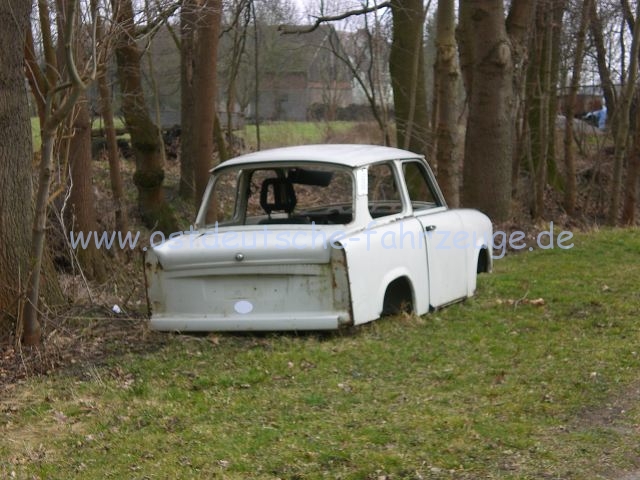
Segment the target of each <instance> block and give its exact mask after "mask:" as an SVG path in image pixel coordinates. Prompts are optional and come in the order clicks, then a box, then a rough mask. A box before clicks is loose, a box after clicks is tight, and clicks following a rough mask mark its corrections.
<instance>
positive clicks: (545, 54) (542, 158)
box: [527, 0, 555, 219]
mask: <svg viewBox="0 0 640 480" xmlns="http://www.w3.org/2000/svg"><path fill="white" fill-rule="evenodd" d="M537 5H538V6H537V9H536V14H535V17H536V28H535V30H534V33H533V35H532V38H531V44H530V48H529V51H530V61H529V66H528V75H527V77H528V80H527V106H528V108H527V123H528V125H529V148H530V153H529V154H530V157H531V163H532V166H533V171H532V172H531V179H532V185H531V186H532V196H531V197H532V198H531V212H532V214H533V217H534V218H535V219H541V218H543V217H544V193H545V189H546V186H547V166H548V163H549V158H548V157H549V144H550V136H551V133H552V132H550V129H549V108H550V102H551V94H552V92H551V87H552V86H551V67H552V52H553V45H552V39H553V0H547V1H543V2H538V4H537ZM553 94H555V91H554V92H553Z"/></svg>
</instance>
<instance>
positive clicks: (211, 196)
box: [145, 145, 492, 331]
mask: <svg viewBox="0 0 640 480" xmlns="http://www.w3.org/2000/svg"><path fill="white" fill-rule="evenodd" d="M172 237H173V238H171V239H169V240H168V241H166V242H165V243H163V244H161V245H158V246H154V247H153V248H151V249H150V250H149V251H148V252H147V255H146V259H145V275H146V276H147V287H148V298H149V303H150V308H151V312H152V315H151V326H152V328H154V329H157V330H166V331H224V330H237V331H246V330H260V331H268V330H323V329H336V328H339V327H341V326H347V325H357V324H361V323H365V322H369V321H372V320H375V319H377V318H379V317H380V316H381V314H383V313H386V312H389V313H392V312H396V311H398V310H400V309H402V308H405V307H407V308H410V309H411V310H412V311H414V312H415V313H416V314H418V315H421V314H424V313H426V312H428V311H429V310H430V309H433V308H438V307H441V306H444V305H446V304H449V303H452V302H455V301H458V300H461V299H464V298H466V297H468V296H470V295H472V294H473V292H474V290H475V287H476V276H477V273H479V272H483V271H490V270H491V265H492V256H491V244H492V226H491V222H490V220H489V219H488V218H487V217H486V216H485V215H483V214H482V213H480V212H478V211H475V210H465V209H451V210H450V209H448V208H447V206H446V204H445V202H444V199H443V196H442V193H441V192H440V189H439V188H438V186H437V184H436V182H435V179H434V176H433V174H432V173H431V170H430V169H429V167H428V165H427V163H426V161H425V160H424V158H423V157H421V156H420V155H417V154H414V153H411V152H407V151H404V150H399V149H395V148H389V147H379V146H368V145H310V146H300V147H287V148H279V149H274V150H268V151H262V152H256V153H250V154H247V155H243V156H240V157H237V158H235V159H232V160H229V161H227V162H224V163H222V164H221V165H219V166H218V167H216V168H215V169H213V170H212V178H211V180H210V182H209V185H208V187H207V189H206V192H205V194H204V198H203V202H202V206H201V208H200V211H199V213H198V216H197V219H196V225H195V230H193V231H190V232H184V234H183V232H180V233H179V234H174V235H172Z"/></svg>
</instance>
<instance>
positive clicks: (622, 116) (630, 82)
mask: <svg viewBox="0 0 640 480" xmlns="http://www.w3.org/2000/svg"><path fill="white" fill-rule="evenodd" d="M639 51H640V2H638V3H637V5H636V21H635V23H634V28H633V40H632V42H631V52H630V54H629V55H630V59H631V61H630V64H629V73H628V75H627V78H626V82H625V84H624V86H623V90H622V94H621V95H620V99H619V101H618V104H617V106H616V114H615V115H616V120H615V121H614V123H615V125H616V130H615V155H614V159H613V185H612V187H611V203H610V205H609V213H608V215H607V221H608V223H609V225H610V226H615V225H616V224H617V223H618V214H619V210H620V197H621V195H622V176H623V173H624V159H625V155H626V152H627V137H628V135H629V111H630V108H631V101H632V99H633V96H634V93H635V90H636V79H637V76H638V53H639Z"/></svg>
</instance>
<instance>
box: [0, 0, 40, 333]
mask: <svg viewBox="0 0 640 480" xmlns="http://www.w3.org/2000/svg"><path fill="white" fill-rule="evenodd" d="M30 12H31V2H25V1H22V0H8V1H4V2H1V3H0V21H1V22H2V29H0V45H1V46H2V47H1V48H0V65H2V68H1V69H0V165H2V168H0V338H3V337H5V335H7V334H9V333H10V332H11V331H12V330H13V329H14V327H15V324H16V322H15V321H16V319H17V318H18V317H19V315H20V312H21V307H22V304H23V302H24V293H25V290H26V285H27V279H28V276H29V270H30V265H29V245H30V226H31V222H32V219H33V210H32V204H31V198H32V182H31V168H32V163H31V161H32V157H33V150H32V145H31V121H30V119H29V107H28V102H27V90H26V89H25V84H24V69H23V51H22V49H21V48H19V46H20V45H22V44H23V42H24V40H25V35H26V33H27V29H28V28H29V14H30ZM16 46H18V47H17V48H16Z"/></svg>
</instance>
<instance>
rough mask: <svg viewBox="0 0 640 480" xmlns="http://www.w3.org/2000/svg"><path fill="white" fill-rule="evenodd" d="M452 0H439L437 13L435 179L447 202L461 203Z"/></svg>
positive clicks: (451, 204)
mask: <svg viewBox="0 0 640 480" xmlns="http://www.w3.org/2000/svg"><path fill="white" fill-rule="evenodd" d="M454 6H455V5H454V0H438V12H437V15H436V28H437V32H436V49H437V53H436V65H435V76H436V79H435V84H436V85H437V95H436V99H435V101H434V104H435V110H436V115H435V118H436V119H437V124H436V135H435V143H436V145H435V150H436V165H437V168H438V182H439V184H440V187H441V188H442V193H443V194H444V196H445V198H446V200H447V203H448V204H449V205H450V206H452V207H457V206H458V205H459V204H460V183H461V182H460V180H461V179H460V166H461V165H460V159H459V158H458V156H457V153H456V145H457V144H458V135H459V134H458V105H457V103H458V102H457V98H456V97H457V94H458V87H459V82H460V71H459V69H458V62H457V49H456V35H455V24H456V18H455V9H454Z"/></svg>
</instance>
